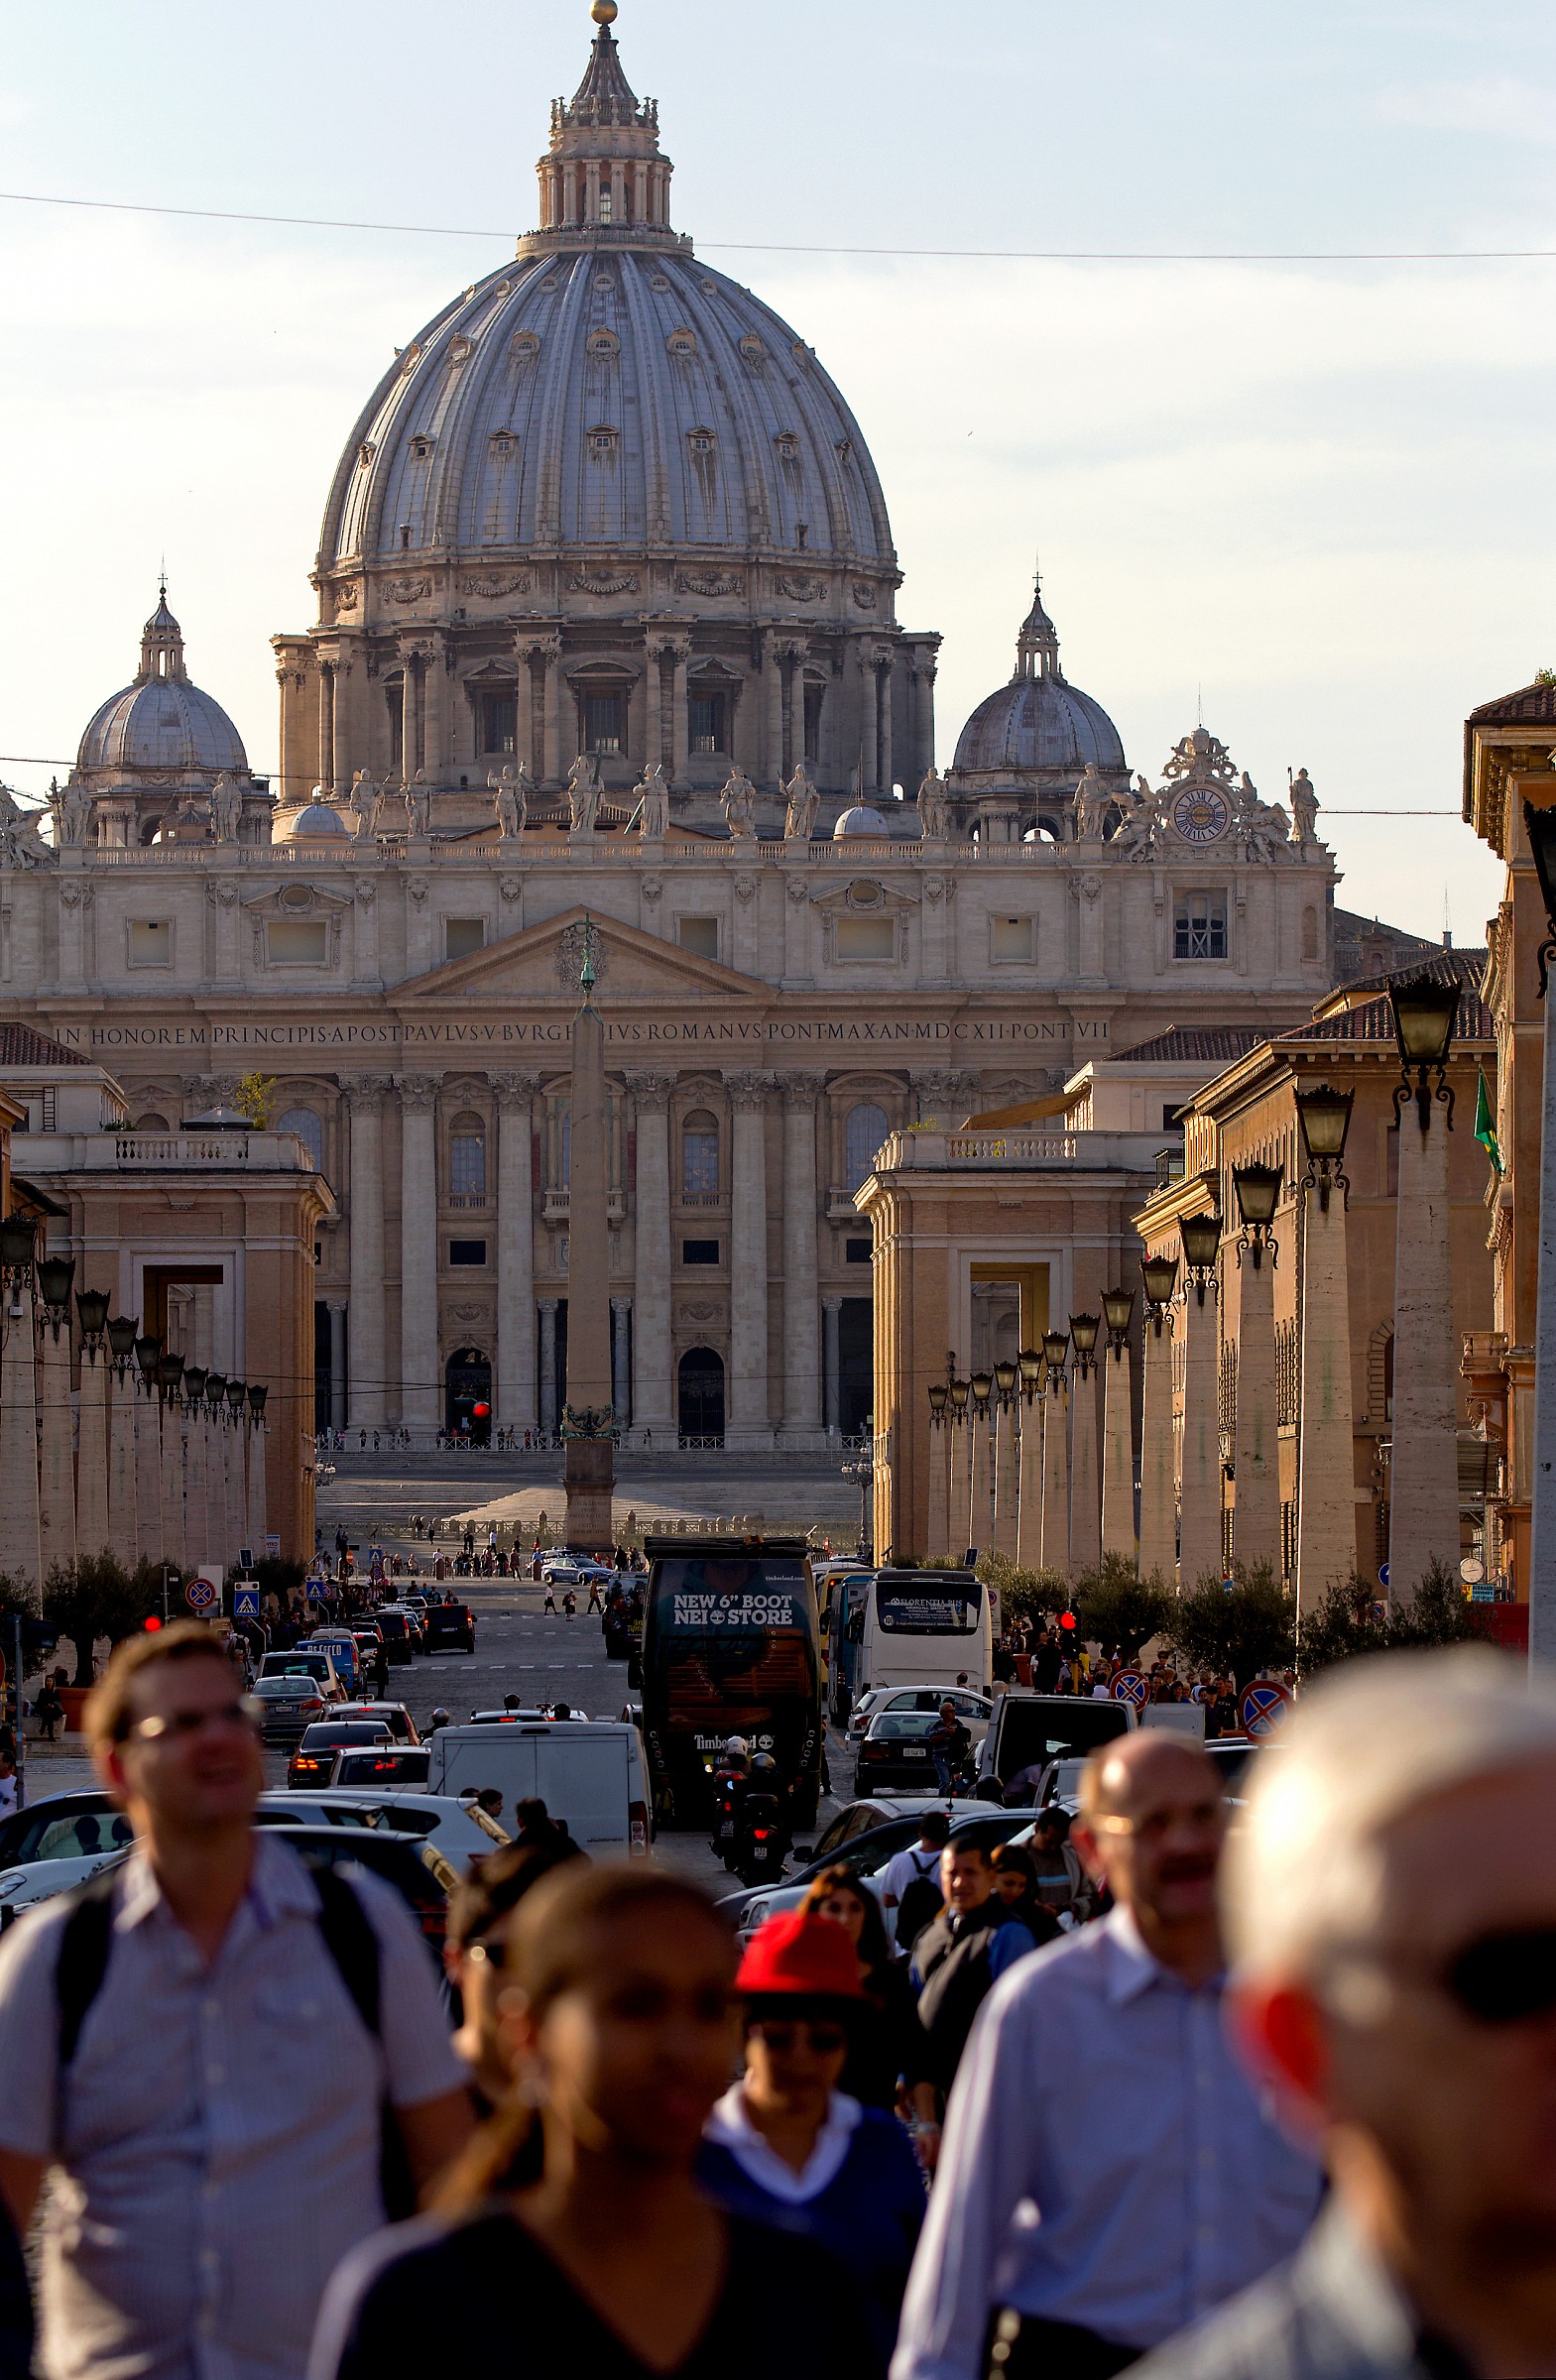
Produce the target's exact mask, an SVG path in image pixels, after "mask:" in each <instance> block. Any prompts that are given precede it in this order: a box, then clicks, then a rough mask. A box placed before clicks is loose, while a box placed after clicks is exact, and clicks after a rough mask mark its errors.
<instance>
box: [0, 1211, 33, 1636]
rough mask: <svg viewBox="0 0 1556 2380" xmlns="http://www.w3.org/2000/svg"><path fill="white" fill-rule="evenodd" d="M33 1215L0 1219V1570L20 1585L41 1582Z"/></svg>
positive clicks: (9, 1216) (8, 1216)
mask: <svg viewBox="0 0 1556 2380" xmlns="http://www.w3.org/2000/svg"><path fill="white" fill-rule="evenodd" d="M37 1228H38V1227H37V1225H36V1223H35V1222H34V1219H33V1217H32V1216H31V1215H7V1216H5V1217H4V1218H3V1220H0V1273H3V1275H4V1283H5V1294H4V1328H5V1344H4V1352H3V1353H0V1570H4V1571H7V1572H8V1573H9V1574H10V1576H11V1577H12V1578H13V1579H15V1580H16V1581H17V1583H18V1585H22V1584H24V1583H26V1584H29V1585H31V1587H32V1588H33V1590H34V1592H35V1594H38V1593H41V1590H42V1587H43V1576H44V1571H43V1539H42V1531H41V1528H40V1525H39V1509H38V1341H37V1334H36V1331H35V1329H34V1325H33V1243H34V1239H35V1236H36V1233H37Z"/></svg>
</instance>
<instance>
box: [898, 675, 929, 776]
mask: <svg viewBox="0 0 1556 2380" xmlns="http://www.w3.org/2000/svg"><path fill="white" fill-rule="evenodd" d="M934 674H935V673H934V663H933V662H932V661H928V660H921V661H920V662H919V664H918V666H917V668H916V669H915V670H914V672H913V714H914V718H915V720H916V723H917V730H918V733H917V739H916V750H915V752H914V754H913V772H914V774H915V775H917V776H919V777H922V776H924V775H926V774H927V773H928V772H929V770H931V769H932V768H933V767H934ZM903 789H904V791H907V792H916V791H917V789H918V788H917V786H916V785H910V786H905V787H904V788H903Z"/></svg>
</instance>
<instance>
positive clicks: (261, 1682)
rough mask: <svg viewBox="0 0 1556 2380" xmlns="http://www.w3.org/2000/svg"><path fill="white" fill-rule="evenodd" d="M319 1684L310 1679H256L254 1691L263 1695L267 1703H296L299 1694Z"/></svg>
mask: <svg viewBox="0 0 1556 2380" xmlns="http://www.w3.org/2000/svg"><path fill="white" fill-rule="evenodd" d="M317 1682H318V1681H317V1680H316V1679H314V1678H309V1677H300V1678H256V1679H255V1681H254V1691H255V1693H256V1694H258V1695H262V1696H263V1697H264V1699H265V1700H266V1701H267V1702H288V1701H292V1702H296V1700H297V1698H298V1696H299V1694H305V1693H306V1692H308V1691H309V1690H310V1689H311V1688H312V1687H313V1686H315V1685H316V1684H317Z"/></svg>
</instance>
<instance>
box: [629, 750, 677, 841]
mask: <svg viewBox="0 0 1556 2380" xmlns="http://www.w3.org/2000/svg"><path fill="white" fill-rule="evenodd" d="M637 804H638V811H639V818H638V832H639V833H640V834H641V835H643V836H644V837H645V838H646V839H647V840H648V841H649V842H651V843H662V842H663V840H664V832H665V829H666V827H667V826H668V825H669V822H670V789H669V787H668V785H667V784H666V783H665V782H664V763H663V762H662V761H656V762H655V764H654V767H653V768H652V769H648V770H645V772H644V773H643V775H642V777H641V778H640V779H639V781H638V786H637Z"/></svg>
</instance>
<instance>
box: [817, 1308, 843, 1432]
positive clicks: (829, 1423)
mask: <svg viewBox="0 0 1556 2380" xmlns="http://www.w3.org/2000/svg"><path fill="white" fill-rule="evenodd" d="M842 1313H843V1300H842V1299H841V1298H840V1297H824V1298H823V1299H822V1300H821V1334H822V1364H821V1413H822V1427H823V1428H824V1430H825V1431H826V1434H827V1436H828V1437H829V1438H835V1437H836V1436H837V1434H838V1414H839V1410H840V1408H841V1404H842V1357H841V1353H840V1351H839V1347H838V1325H839V1323H840V1321H841V1319H842Z"/></svg>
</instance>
